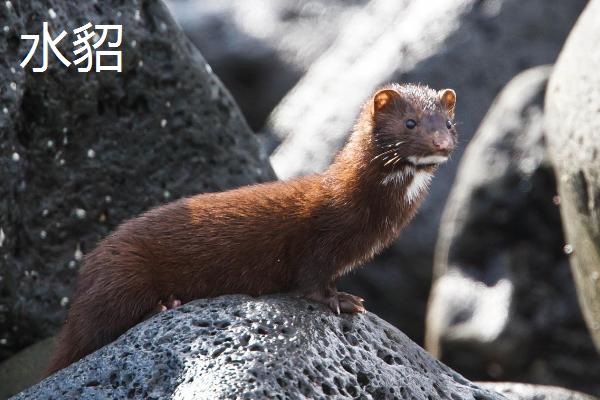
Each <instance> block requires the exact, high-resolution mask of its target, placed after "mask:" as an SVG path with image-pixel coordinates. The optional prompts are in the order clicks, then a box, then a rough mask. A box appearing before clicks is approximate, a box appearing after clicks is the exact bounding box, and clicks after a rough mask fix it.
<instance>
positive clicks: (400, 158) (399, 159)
mask: <svg viewBox="0 0 600 400" xmlns="http://www.w3.org/2000/svg"><path fill="white" fill-rule="evenodd" d="M402 160H403V158H402V157H398V159H397V160H396V162H395V163H393V164H392V167H395V166H396V164H398V162H399V161H402Z"/></svg>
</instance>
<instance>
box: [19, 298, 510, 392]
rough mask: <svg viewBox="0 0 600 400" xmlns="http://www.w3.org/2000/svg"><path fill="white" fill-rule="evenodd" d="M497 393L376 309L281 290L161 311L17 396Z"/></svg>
mask: <svg viewBox="0 0 600 400" xmlns="http://www.w3.org/2000/svg"><path fill="white" fill-rule="evenodd" d="M332 397H335V398H377V399H393V398H404V399H413V400H421V399H422V400H433V399H453V400H458V399H465V400H466V399H469V400H473V399H478V400H484V399H485V400H500V399H504V397H503V396H502V395H499V394H495V393H494V392H492V391H489V390H486V389H482V388H480V387H478V386H477V385H476V384H474V383H471V382H469V381H468V380H466V379H464V378H463V377H462V376H460V375H459V374H457V373H456V372H454V371H453V370H451V369H450V368H448V367H446V366H445V365H443V364H442V363H440V362H439V361H437V360H435V359H433V358H432V357H431V356H430V355H429V354H427V353H426V352H425V351H424V350H423V349H422V348H420V347H419V346H417V345H416V344H415V343H413V342H412V341H411V340H410V339H408V337H406V336H405V335H404V334H402V333H401V332H400V331H398V330H397V329H396V328H394V327H393V326H391V325H389V324H388V323H386V322H384V321H383V320H381V319H379V318H378V317H377V316H375V315H373V314H361V315H355V316H350V315H342V316H338V315H335V314H334V313H332V312H331V310H329V309H326V308H324V307H321V306H319V305H316V304H314V303H309V302H307V301H305V300H299V299H294V298H291V297H284V296H269V297H262V298H250V297H247V296H240V295H236V296H223V297H219V298H215V299H203V300H197V301H194V302H191V303H188V304H186V305H184V306H182V307H180V308H177V309H175V310H172V311H169V312H164V313H161V314H160V315H158V316H156V317H155V318H153V319H151V320H149V321H146V322H144V323H142V324H141V325H139V326H137V327H135V328H133V329H131V330H130V331H129V332H128V333H126V334H124V335H123V336H121V337H120V338H119V339H118V340H117V341H116V342H114V343H112V344H110V345H108V346H106V347H104V348H102V349H100V350H99V351H97V352H95V353H93V354H91V355H90V356H88V357H86V358H84V359H83V360H82V361H80V362H78V363H76V364H73V365H71V366H70V367H68V368H66V369H64V370H62V371H59V372H58V373H56V374H55V375H53V376H51V377H49V378H47V379H46V380H44V381H42V382H41V383H40V384H38V385H36V386H33V387H32V388H30V389H28V390H26V391H24V392H23V393H21V394H20V395H17V396H16V397H14V400H25V399H36V400H39V399H50V398H60V399H81V398H117V399H121V398H130V399H166V398H170V399H181V400H183V399H226V398H240V399H265V398H268V399H277V398H279V399H283V398H289V399H304V398H308V399H324V398H332Z"/></svg>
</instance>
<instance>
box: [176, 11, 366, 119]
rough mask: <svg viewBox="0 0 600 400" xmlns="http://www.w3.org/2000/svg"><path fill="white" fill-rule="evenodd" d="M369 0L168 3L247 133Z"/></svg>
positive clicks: (264, 117) (264, 116) (267, 113)
mask: <svg viewBox="0 0 600 400" xmlns="http://www.w3.org/2000/svg"><path fill="white" fill-rule="evenodd" d="M366 3H368V0H310V1H308V0H262V1H261V2H260V5H258V4H257V3H253V2H249V1H246V0H203V1H197V0H168V1H167V4H168V6H169V8H170V9H171V11H172V12H173V15H174V17H175V19H176V20H177V21H178V22H179V23H180V24H181V26H182V28H183V30H184V31H185V33H186V34H187V35H188V36H189V37H190V39H191V40H192V42H193V43H194V44H195V45H196V46H197V47H198V49H199V50H200V52H201V53H202V55H203V56H204V57H205V58H206V60H207V61H208V63H209V64H210V65H211V67H212V68H213V69H214V71H215V73H216V74H217V75H218V76H219V78H221V80H222V81H223V82H224V83H225V85H226V86H227V88H228V89H229V90H230V91H231V93H232V94H233V96H234V97H235V99H236V101H237V103H238V104H239V105H240V108H241V109H242V112H243V113H244V115H245V116H246V118H247V119H248V122H249V124H250V126H251V127H253V128H255V129H259V128H261V127H262V126H263V124H264V123H265V121H266V119H267V117H268V115H269V113H270V112H271V111H272V110H273V108H275V106H276V105H277V103H279V101H280V100H281V99H282V98H283V96H285V94H286V93H287V92H288V91H289V90H290V89H291V88H292V87H293V86H294V84H296V82H298V80H300V78H301V77H302V75H303V74H304V73H305V72H306V70H307V69H308V68H309V67H310V65H311V64H312V63H313V62H314V61H315V60H316V59H317V57H319V56H320V55H321V54H323V52H325V51H326V50H327V48H328V47H329V46H330V45H331V43H332V42H333V41H334V40H335V38H336V36H337V34H338V32H339V28H340V26H341V25H342V24H343V23H344V22H345V21H347V20H348V18H349V16H350V15H352V14H353V13H354V12H355V11H356V10H357V9H359V8H360V7H361V6H362V5H364V4H366Z"/></svg>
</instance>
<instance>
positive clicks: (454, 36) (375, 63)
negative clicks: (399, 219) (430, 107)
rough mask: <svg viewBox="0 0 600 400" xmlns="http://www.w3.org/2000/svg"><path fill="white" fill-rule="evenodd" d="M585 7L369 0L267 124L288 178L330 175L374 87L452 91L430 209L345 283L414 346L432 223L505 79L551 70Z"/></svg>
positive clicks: (543, 1) (543, 2) (276, 162)
mask: <svg viewBox="0 0 600 400" xmlns="http://www.w3.org/2000/svg"><path fill="white" fill-rule="evenodd" d="M584 4H585V1H584V0H577V1H562V0H551V1H548V0H533V1H527V2H522V1H518V0H494V1H478V0H453V1H448V0H436V1H408V0H404V1H386V0H373V1H371V2H369V4H368V5H367V6H366V7H365V9H364V10H363V12H361V13H360V14H357V15H356V16H355V17H353V18H351V19H349V20H348V21H347V23H346V24H345V25H344V28H343V29H342V31H341V32H340V35H339V36H338V38H337V39H336V41H335V42H334V43H333V44H332V45H331V47H330V48H329V49H328V50H327V51H326V52H325V53H324V54H323V56H321V57H320V58H319V59H318V60H317V61H316V62H315V63H314V64H313V65H312V66H311V68H310V69H309V71H308V72H307V74H306V75H305V76H304V77H303V78H302V80H301V81H300V82H299V83H298V84H297V85H296V86H295V87H294V89H293V90H292V91H291V92H290V94H289V95H287V96H286V97H285V98H284V99H283V101H282V102H281V103H280V105H279V106H278V108H277V109H276V110H275V111H274V113H273V114H272V115H271V117H270V122H269V130H270V131H271V132H274V133H275V134H276V135H277V136H279V137H280V138H282V139H284V142H283V144H282V145H281V146H280V147H279V148H278V149H277V151H276V152H275V154H273V156H272V158H271V161H272V164H273V168H274V169H275V172H276V173H277V174H278V176H279V177H280V178H286V177H290V176H294V175H297V174H303V173H309V172H312V171H315V170H321V169H323V168H325V167H326V166H327V165H328V163H329V161H330V160H331V157H332V155H333V154H334V153H335V151H336V150H337V149H338V148H339V147H340V146H341V144H342V143H343V141H344V140H345V138H346V136H347V134H348V133H349V131H350V129H351V128H352V124H353V123H354V119H355V117H356V115H357V114H358V111H359V108H360V105H361V104H362V102H363V101H365V100H366V98H367V97H368V95H369V94H370V93H371V92H372V91H373V90H374V89H375V87H376V86H378V85H380V84H383V83H385V82H388V81H405V82H406V81H407V82H423V83H427V84H429V85H431V86H432V87H435V88H444V87H452V88H454V89H455V90H456V91H457V94H458V105H457V113H458V114H457V121H458V124H459V125H458V126H459V137H460V143H461V144H460V145H459V148H458V151H457V152H456V153H455V155H454V156H453V160H452V161H451V162H450V163H448V164H446V165H444V166H443V167H442V168H440V170H439V172H438V174H437V177H436V178H435V179H434V181H433V182H432V185H431V186H432V190H431V193H430V194H429V196H428V198H427V200H426V201H425V203H424V205H423V206H422V207H421V210H420V211H419V213H418V214H417V216H416V218H415V219H414V221H413V222H412V223H411V224H410V226H409V227H408V228H407V229H406V231H405V232H404V233H403V234H402V236H401V238H400V240H399V241H398V242H397V244H396V245H395V246H394V247H393V249H392V251H390V252H388V253H386V255H387V257H384V258H379V259H378V262H377V264H378V267H377V268H365V269H363V270H361V271H360V272H358V273H357V274H356V275H354V277H352V278H351V279H350V280H349V281H348V283H347V285H348V288H350V287H351V289H350V290H353V291H360V293H362V294H364V295H365V296H363V297H366V298H367V299H368V300H369V303H368V304H367V306H368V307H369V308H370V309H371V310H372V311H374V312H376V313H377V314H378V315H381V316H382V317H383V318H385V319H386V320H388V321H390V322H393V323H394V324H397V325H398V326H400V327H401V328H402V330H403V331H405V332H406V333H407V334H409V336H411V337H413V338H415V339H417V340H420V338H421V334H422V332H423V330H422V329H423V328H422V325H423V315H424V311H425V305H426V298H427V294H428V291H429V285H430V279H431V266H432V259H433V249H434V246H435V242H436V238H437V230H438V226H439V219H440V216H441V212H442V210H443V207H444V204H445V201H446V198H447V195H448V193H449V190H450V187H451V183H452V181H453V177H454V174H455V171H456V166H457V160H458V159H460V157H461V153H462V151H463V149H464V147H465V144H466V143H468V142H469V139H470V138H471V137H472V135H473V133H474V131H475V128H476V127H477V125H478V124H479V122H480V119H481V118H482V117H483V115H484V114H485V112H486V110H487V109H488V107H489V106H490V104H491V102H492V100H493V99H494V97H495V96H496V94H497V93H498V92H499V90H500V89H501V88H502V87H503V86H504V85H505V84H506V82H508V80H509V79H510V78H512V77H513V76H514V75H515V74H516V73H518V72H519V71H522V70H524V69H526V68H528V67H531V66H536V65H540V64H545V63H551V62H553V61H554V60H555V58H556V56H557V54H558V52H559V49H560V47H561V45H562V43H563V41H564V39H565V37H566V35H567V33H568V31H569V29H570V28H571V26H572V24H573V23H574V21H575V19H576V17H577V15H578V14H579V12H580V10H581V9H582V8H583V6H584ZM379 265H382V267H381V268H380V267H379ZM381 278H383V279H381ZM360 293H359V294H360Z"/></svg>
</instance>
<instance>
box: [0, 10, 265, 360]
mask: <svg viewBox="0 0 600 400" xmlns="http://www.w3.org/2000/svg"><path fill="white" fill-rule="evenodd" d="M0 8H1V10H0V27H3V29H2V33H1V34H0V54H2V63H0V182H2V184H1V185H0V359H3V358H5V357H7V356H9V355H10V354H12V353H14V352H15V351H16V350H18V349H20V348H23V347H24V346H26V345H28V344H30V343H33V342H34V341H36V340H38V339H41V338H45V337H47V336H48V335H50V334H51V333H53V332H54V331H55V330H56V328H57V327H58V325H59V323H60V322H61V321H62V319H63V317H64V310H65V307H66V306H67V305H68V301H69V296H70V294H71V292H72V289H73V284H74V280H75V277H76V275H77V269H78V267H79V265H80V260H81V256H82V253H84V252H85V251H87V250H89V249H90V247H92V246H93V245H94V243H95V242H96V241H97V240H98V239H99V238H100V237H102V236H104V235H106V234H107V233H108V232H110V231H111V230H112V229H113V228H114V227H115V226H116V225H117V224H118V223H120V222H121V221H123V220H124V219H126V218H128V217H130V216H133V215H135V214H138V213H140V212H141V211H144V210H146V209H148V208H149V207H151V206H154V205H157V204H160V203H163V202H165V201H167V200H170V199H174V198H178V197H181V196H184V195H189V194H192V193H197V192H206V191H216V190H223V189H228V188H231V187H236V186H240V185H244V184H248V183H253V182H257V181H258V182H260V181H264V180H268V179H271V178H272V177H273V175H272V171H271V170H270V167H269V166H268V161H267V159H266V156H265V155H264V154H263V153H262V152H261V150H260V147H259V145H258V141H257V139H256V136H255V135H254V134H253V133H252V131H251V130H250V129H249V128H248V126H247V124H246V122H245V120H244V118H243V117H242V115H241V114H240V112H239V110H238V108H237V106H236V105H235V103H234V101H233V99H232V97H231V96H230V95H229V94H228V92H227V91H226V90H225V88H224V87H223V85H222V84H221V83H220V82H219V81H218V80H217V78H216V77H215V75H214V74H212V73H211V72H210V68H209V67H208V65H207V64H206V62H205V61H204V60H203V58H202V57H201V55H200V54H199V53H198V51H197V50H196V49H195V48H194V47H193V46H192V45H191V44H190V42H189V41H188V40H187V39H186V37H185V35H184V34H183V33H182V32H181V31H180V29H179V28H178V26H177V25H176V24H175V23H174V21H173V20H172V18H171V16H170V14H169V12H168V10H167V9H166V7H165V6H164V5H163V3H162V2H160V1H158V0H147V1H137V0H131V1H127V2H123V1H120V0H114V1H113V0H106V1H102V2H81V3H78V4H77V7H74V6H73V2H71V1H67V0H43V1H42V0H32V1H18V2H15V1H10V0H9V1H5V2H2V4H0ZM43 21H47V22H49V26H50V30H51V32H52V38H55V37H56V36H57V35H58V33H60V32H61V31H62V30H65V31H66V32H67V33H69V34H68V35H67V37H66V38H65V39H63V40H62V41H61V42H60V43H59V49H61V51H62V53H63V54H64V55H65V56H66V57H67V58H68V59H70V60H71V61H73V60H74V59H75V58H76V57H75V56H74V54H73V53H72V50H73V47H72V42H73V41H74V40H75V36H74V35H73V34H72V31H73V29H75V28H78V27H80V26H83V25H84V24H86V23H87V22H91V23H92V24H121V25H122V27H123V28H122V29H123V35H122V37H123V41H122V44H121V47H120V50H121V51H122V55H123V62H122V64H123V71H122V72H121V73H119V72H115V71H101V72H90V73H83V72H77V68H76V67H75V66H74V65H71V66H70V67H69V68H67V67H66V66H64V65H63V64H62V63H60V62H59V61H58V59H57V58H56V57H54V56H53V53H52V52H50V57H49V65H50V66H49V68H48V70H47V71H45V72H40V73H33V72H32V70H31V68H32V67H35V66H39V65H40V64H41V54H42V51H41V48H38V50H37V52H36V53H35V57H34V58H33V59H32V60H31V61H30V64H29V65H28V66H26V67H25V69H23V68H21V67H20V66H19V64H20V62H21V61H22V60H23V59H24V58H25V55H26V54H27V53H28V51H29V49H30V47H31V41H29V40H21V39H20V35H22V34H41V31H42V22H43ZM80 66H81V65H80Z"/></svg>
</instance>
